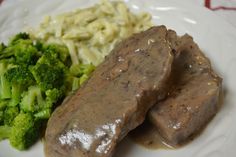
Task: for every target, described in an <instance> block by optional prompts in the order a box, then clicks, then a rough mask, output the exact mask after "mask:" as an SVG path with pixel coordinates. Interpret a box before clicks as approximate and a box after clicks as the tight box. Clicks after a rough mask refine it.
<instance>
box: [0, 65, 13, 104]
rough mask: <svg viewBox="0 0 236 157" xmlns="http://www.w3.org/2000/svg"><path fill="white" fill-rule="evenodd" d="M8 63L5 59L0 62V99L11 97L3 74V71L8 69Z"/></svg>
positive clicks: (9, 88) (8, 85)
mask: <svg viewBox="0 0 236 157" xmlns="http://www.w3.org/2000/svg"><path fill="white" fill-rule="evenodd" d="M8 68H9V64H8V63H7V62H6V61H5V60H1V62H0V100H2V99H9V98H11V87H10V83H9V82H8V81H7V79H6V77H5V76H4V74H5V72H6V71H7V70H8Z"/></svg>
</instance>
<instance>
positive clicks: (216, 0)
mask: <svg viewBox="0 0 236 157" xmlns="http://www.w3.org/2000/svg"><path fill="white" fill-rule="evenodd" d="M1 1H2V3H1V5H12V4H13V3H14V2H15V1H24V0H0V2H1ZM182 1H192V3H193V4H195V5H201V6H203V7H205V1H207V0H182ZM210 3H211V7H212V8H215V7H219V6H224V7H234V8H235V10H224V9H219V10H215V11H213V12H214V13H215V14H217V15H219V16H221V17H222V18H223V19H225V20H226V21H228V22H229V23H231V24H232V25H233V26H234V27H236V0H210ZM0 9H1V7H0Z"/></svg>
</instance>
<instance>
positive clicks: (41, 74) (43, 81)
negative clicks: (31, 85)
mask: <svg viewBox="0 0 236 157" xmlns="http://www.w3.org/2000/svg"><path fill="white" fill-rule="evenodd" d="M31 72H32V74H33V76H34V78H35V80H36V82H37V84H38V85H39V86H40V88H41V89H42V90H43V91H46V90H48V89H53V88H60V87H61V86H62V85H63V84H64V69H63V68H60V67H58V66H54V65H49V64H36V65H35V66H34V67H33V68H32V69H31Z"/></svg>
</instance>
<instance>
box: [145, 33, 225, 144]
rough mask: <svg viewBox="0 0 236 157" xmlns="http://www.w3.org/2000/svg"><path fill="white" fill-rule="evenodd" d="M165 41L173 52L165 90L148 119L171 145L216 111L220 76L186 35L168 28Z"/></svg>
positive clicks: (187, 134) (201, 126)
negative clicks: (162, 98)
mask: <svg viewBox="0 0 236 157" xmlns="http://www.w3.org/2000/svg"><path fill="white" fill-rule="evenodd" d="M167 38H168V41H169V43H170V45H171V47H172V49H173V50H174V51H175V52H176V53H175V58H174V62H173V66H172V67H173V68H172V74H171V81H170V87H169V93H168V96H167V98H166V99H165V100H164V101H161V102H159V103H158V104H156V105H155V106H154V107H153V108H152V109H151V111H150V112H149V119H150V121H151V122H152V124H153V125H155V126H156V128H157V130H158V131H159V133H160V135H161V136H162V137H163V138H164V140H166V142H167V143H168V144H170V145H172V146H177V145H180V144H183V143H185V142H186V141H188V140H189V137H191V136H192V135H194V134H196V133H197V132H198V131H199V130H200V129H202V128H203V127H204V126H205V125H206V124H207V123H208V122H209V120H210V119H211V118H212V117H213V116H214V115H215V114H216V112H217V109H218V107H219V102H220V93H221V84H222V79H221V78H220V77H219V76H217V75H216V73H215V72H214V71H213V70H212V68H211V64H210V61H209V60H208V58H206V56H205V55H204V54H203V53H202V52H201V50H200V49H199V47H198V46H197V44H196V43H194V41H193V39H192V37H191V36H189V35H184V36H182V37H177V35H176V33H175V32H174V31H168V33H167Z"/></svg>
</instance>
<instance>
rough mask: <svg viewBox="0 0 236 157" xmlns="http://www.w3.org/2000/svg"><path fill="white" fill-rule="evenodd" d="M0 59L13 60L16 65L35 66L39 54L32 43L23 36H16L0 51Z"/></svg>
mask: <svg viewBox="0 0 236 157" xmlns="http://www.w3.org/2000/svg"><path fill="white" fill-rule="evenodd" d="M0 52H1V53H0V59H9V58H13V59H14V60H15V63H17V64H26V65H31V64H35V62H36V61H37V59H38V58H39V57H40V52H39V51H38V50H37V48H36V47H35V44H34V42H33V41H32V40H31V39H29V38H27V35H26V34H25V35H24V34H18V35H16V36H15V37H14V38H13V39H12V41H11V42H10V44H9V46H7V47H5V48H4V49H2V50H1V51H0Z"/></svg>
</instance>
